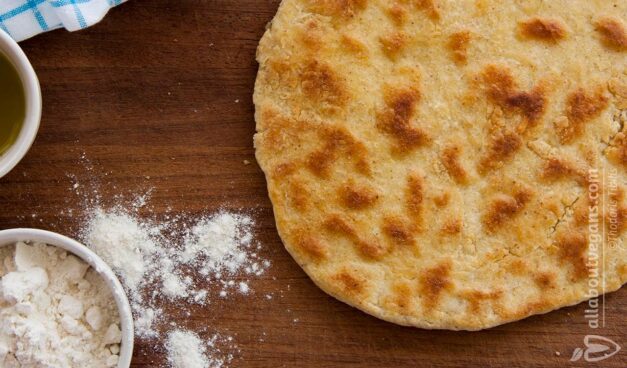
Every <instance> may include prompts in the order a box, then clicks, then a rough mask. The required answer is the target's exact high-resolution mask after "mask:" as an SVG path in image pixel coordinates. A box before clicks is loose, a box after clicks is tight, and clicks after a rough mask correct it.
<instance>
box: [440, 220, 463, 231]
mask: <svg viewBox="0 0 627 368" xmlns="http://www.w3.org/2000/svg"><path fill="white" fill-rule="evenodd" d="M462 226H463V223H462V220H461V219H460V218H451V219H448V220H446V221H445V222H444V225H443V226H442V229H441V233H442V234H444V235H457V234H459V233H461V232H462Z"/></svg>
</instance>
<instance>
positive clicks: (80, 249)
mask: <svg viewBox="0 0 627 368" xmlns="http://www.w3.org/2000/svg"><path fill="white" fill-rule="evenodd" d="M18 241H24V242H26V241H30V242H41V243H46V244H48V245H54V246H56V247H59V248H62V249H65V250H66V251H68V252H70V253H72V254H74V255H76V256H77V257H79V258H81V259H82V260H84V261H85V262H87V263H88V264H89V265H90V266H91V267H93V268H94V270H96V271H97V272H98V273H99V274H100V276H101V277H102V278H103V279H104V280H105V281H106V283H107V285H109V288H110V289H111V292H112V294H113V297H114V298H115V303H116V304H117V307H118V311H119V313H120V324H121V325H122V343H121V344H120V360H119V362H118V368H128V367H130V365H131V358H132V356H133V340H134V336H135V334H134V331H133V315H132V313H131V307H130V305H129V302H128V298H127V297H126V293H125V292H124V288H123V287H122V284H120V281H119V280H118V279H117V277H116V276H115V274H114V273H113V271H112V270H111V268H110V267H109V266H108V265H107V264H106V263H105V262H104V261H103V260H102V259H101V258H100V257H98V256H97V255H96V254H95V253H94V252H92V251H91V250H89V248H87V247H86V246H84V245H82V244H81V243H79V242H77V241H75V240H72V239H70V238H68V237H66V236H63V235H60V234H57V233H53V232H50V231H45V230H37V229H9V230H1V231H0V247H3V246H7V245H11V244H15V243H16V242H18Z"/></svg>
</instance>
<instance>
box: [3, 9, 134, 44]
mask: <svg viewBox="0 0 627 368" xmlns="http://www.w3.org/2000/svg"><path fill="white" fill-rule="evenodd" d="M124 1H126V0H0V29H2V30H3V31H5V32H7V33H9V34H10V35H11V37H13V39H15V40H16V41H22V40H25V39H27V38H30V37H33V36H34V35H36V34H39V33H42V32H46V31H50V30H53V29H57V28H62V27H64V28H66V29H67V30H69V31H76V30H79V29H83V28H87V27H89V26H91V25H92V24H96V23H98V22H99V21H100V20H101V19H102V18H103V17H104V16H105V14H107V11H109V9H110V8H112V7H114V6H116V5H119V4H121V3H123V2H124Z"/></svg>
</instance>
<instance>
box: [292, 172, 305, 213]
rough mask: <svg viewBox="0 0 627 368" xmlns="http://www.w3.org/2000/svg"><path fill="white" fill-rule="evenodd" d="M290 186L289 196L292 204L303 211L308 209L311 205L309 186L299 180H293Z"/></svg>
mask: <svg viewBox="0 0 627 368" xmlns="http://www.w3.org/2000/svg"><path fill="white" fill-rule="evenodd" d="M289 188H290V190H289V192H288V196H289V198H290V200H291V202H292V205H293V206H294V207H295V208H296V209H297V210H299V211H301V212H303V211H305V210H307V208H308V207H309V191H308V190H307V187H306V186H305V185H304V184H303V183H302V182H300V181H298V180H291V181H290V184H289Z"/></svg>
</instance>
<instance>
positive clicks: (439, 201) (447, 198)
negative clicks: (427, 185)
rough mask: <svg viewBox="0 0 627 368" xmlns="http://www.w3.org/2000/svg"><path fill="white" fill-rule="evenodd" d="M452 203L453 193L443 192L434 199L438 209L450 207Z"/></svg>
mask: <svg viewBox="0 0 627 368" xmlns="http://www.w3.org/2000/svg"><path fill="white" fill-rule="evenodd" d="M450 202H451V193H449V192H442V193H439V194H437V195H435V196H434V197H433V203H435V205H436V206H438V207H444V206H448V204H449V203H450Z"/></svg>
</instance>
